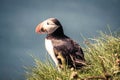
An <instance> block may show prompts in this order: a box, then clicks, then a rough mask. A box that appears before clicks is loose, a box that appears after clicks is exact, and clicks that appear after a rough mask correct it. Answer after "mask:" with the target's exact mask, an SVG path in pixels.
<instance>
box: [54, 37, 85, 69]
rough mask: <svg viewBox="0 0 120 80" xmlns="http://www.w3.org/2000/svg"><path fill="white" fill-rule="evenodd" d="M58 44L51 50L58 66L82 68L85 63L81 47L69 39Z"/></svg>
mask: <svg viewBox="0 0 120 80" xmlns="http://www.w3.org/2000/svg"><path fill="white" fill-rule="evenodd" d="M58 42H59V43H57V44H54V48H53V49H54V52H55V56H56V58H57V59H58V63H59V64H60V65H62V64H67V65H69V66H70V67H74V68H77V67H81V66H83V64H84V61H85V59H84V54H83V51H82V49H81V47H80V46H79V45H78V44H77V43H76V42H74V41H73V40H71V39H70V38H67V39H63V40H61V41H58ZM53 43H54V42H53ZM55 43H56V42H55Z"/></svg>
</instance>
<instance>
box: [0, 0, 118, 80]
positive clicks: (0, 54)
mask: <svg viewBox="0 0 120 80" xmlns="http://www.w3.org/2000/svg"><path fill="white" fill-rule="evenodd" d="M50 17H55V18H57V19H58V20H60V22H61V24H62V25H63V28H64V32H65V34H66V35H67V36H69V37H71V38H72V39H74V40H75V41H77V42H78V43H80V44H82V43H83V41H84V40H83V38H82V37H81V35H80V34H82V35H83V36H85V37H86V38H92V37H96V36H97V35H98V33H97V32H98V31H103V32H105V31H108V28H107V27H106V26H107V25H109V26H110V28H111V31H112V32H114V31H120V0H0V80H25V77H24V76H25V69H24V66H30V65H33V59H32V57H31V56H30V55H31V54H32V55H34V56H37V57H39V58H40V59H41V60H45V57H46V54H47V52H46V50H45V46H44V38H45V36H46V35H39V34H36V33H35V27H36V25H37V24H38V23H40V22H41V21H43V20H45V19H47V18H50Z"/></svg>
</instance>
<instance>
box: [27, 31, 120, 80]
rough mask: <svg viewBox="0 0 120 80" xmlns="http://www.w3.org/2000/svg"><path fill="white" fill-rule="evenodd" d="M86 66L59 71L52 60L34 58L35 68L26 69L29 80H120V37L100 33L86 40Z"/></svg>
mask: <svg viewBox="0 0 120 80" xmlns="http://www.w3.org/2000/svg"><path fill="white" fill-rule="evenodd" d="M84 45H85V48H84V53H85V58H86V64H87V65H86V66H85V67H83V68H81V69H80V70H74V69H67V68H65V69H64V70H62V71H58V70H57V68H56V67H54V65H53V64H52V62H51V61H50V60H47V61H46V62H42V61H41V60H39V59H38V58H34V63H35V65H34V66H31V67H27V68H26V79H27V80H120V37H119V36H116V35H114V36H113V34H110V35H107V34H105V33H103V32H100V36H99V37H96V38H91V39H88V40H85V43H84Z"/></svg>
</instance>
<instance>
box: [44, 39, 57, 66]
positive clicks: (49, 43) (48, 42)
mask: <svg viewBox="0 0 120 80" xmlns="http://www.w3.org/2000/svg"><path fill="white" fill-rule="evenodd" d="M45 47H46V50H47V52H48V53H49V55H50V56H51V57H52V59H53V61H54V62H55V64H56V66H58V61H57V58H56V57H55V54H54V51H53V45H52V41H51V40H48V39H45Z"/></svg>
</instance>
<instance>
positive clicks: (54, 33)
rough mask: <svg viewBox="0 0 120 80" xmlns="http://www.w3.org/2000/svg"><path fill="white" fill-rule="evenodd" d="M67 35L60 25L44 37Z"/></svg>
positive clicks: (63, 36) (62, 36)
mask: <svg viewBox="0 0 120 80" xmlns="http://www.w3.org/2000/svg"><path fill="white" fill-rule="evenodd" d="M65 37H67V36H65V34H64V31H63V28H62V26H60V27H59V28H58V29H57V30H56V31H54V32H53V33H51V34H48V35H47V37H46V38H65Z"/></svg>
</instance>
